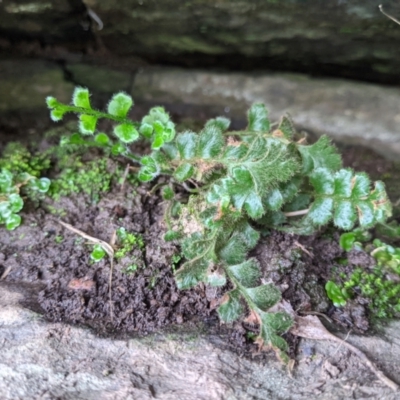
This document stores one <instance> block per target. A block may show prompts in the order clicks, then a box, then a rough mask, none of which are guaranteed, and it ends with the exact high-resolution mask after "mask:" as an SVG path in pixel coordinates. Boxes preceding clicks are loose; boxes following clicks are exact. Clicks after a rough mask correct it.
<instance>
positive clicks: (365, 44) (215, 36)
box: [0, 0, 400, 82]
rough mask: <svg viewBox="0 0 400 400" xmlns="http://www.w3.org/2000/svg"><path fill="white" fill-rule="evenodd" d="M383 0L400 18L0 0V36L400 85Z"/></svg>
mask: <svg viewBox="0 0 400 400" xmlns="http://www.w3.org/2000/svg"><path fill="white" fill-rule="evenodd" d="M380 3H382V4H383V6H384V9H385V10H386V11H387V12H388V13H390V14H391V15H393V16H394V17H397V18H399V15H400V6H399V4H398V2H397V1H395V0H386V1H383V0H382V1H377V0H351V1H350V0H329V1H324V0H318V1H316V0H286V1H280V0H250V1H248V0H228V1H227V0H216V1H213V2H210V1H209V0H196V1H194V0H186V1H178V2H177V1H176V0H157V1H154V0H121V1H114V0H84V1H79V0H69V1H67V0H57V1H42V2H39V1H32V0H19V1H13V2H7V1H3V2H1V3H0V31H1V35H0V38H2V39H3V40H8V39H9V38H12V43H15V42H18V41H20V40H25V41H27V42H34V41H39V42H40V43H42V44H46V45H56V46H63V47H64V48H67V49H69V50H70V51H72V52H76V50H77V49H78V50H80V51H82V50H83V49H88V48H93V47H96V46H93V44H94V43H97V48H98V49H102V50H106V51H107V52H109V54H110V55H119V56H121V57H126V56H139V57H142V58H145V59H147V60H148V61H150V62H168V63H171V62H172V63H175V64H177V63H178V64H180V65H183V64H185V65H190V66H193V65H200V64H201V65H203V66H205V65H208V66H217V65H219V66H228V67H233V68H238V67H240V68H251V67H252V66H257V67H258V68H264V69H275V70H282V69H284V70H292V71H301V72H314V73H320V74H321V73H324V74H331V75H332V74H333V75H336V76H347V77H352V78H356V79H368V80H373V81H380V82H391V81H396V82H399V76H398V65H399V61H400V55H399V53H398V52H396V51H395V50H396V48H397V47H398V43H399V39H400V27H399V26H398V25H396V23H395V22H393V21H391V20H390V19H389V18H387V17H386V16H384V15H383V14H382V13H381V12H380V11H379V8H378V5H379V4H380ZM89 16H91V17H89ZM100 28H101V30H100ZM90 29H91V30H90ZM93 37H94V38H95V39H96V41H94V40H93ZM60 58H61V59H62V58H63V56H62V55H60Z"/></svg>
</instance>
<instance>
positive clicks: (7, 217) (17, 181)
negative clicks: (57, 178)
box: [0, 169, 50, 231]
mask: <svg viewBox="0 0 400 400" xmlns="http://www.w3.org/2000/svg"><path fill="white" fill-rule="evenodd" d="M49 187H50V180H49V179H47V178H39V179H38V178H37V177H35V176H32V175H29V174H28V173H25V172H23V173H20V174H13V173H12V172H10V171H9V170H7V169H1V170H0V225H2V224H4V225H5V227H6V229H7V230H10V231H11V230H14V229H15V228H17V227H18V226H19V225H20V224H21V220H22V219H21V216H20V215H19V214H18V213H19V212H20V211H21V210H22V208H23V206H24V200H23V198H22V196H21V194H20V191H21V190H25V191H26V192H27V193H32V192H36V193H46V192H47V191H48V190H49Z"/></svg>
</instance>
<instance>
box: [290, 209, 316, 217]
mask: <svg viewBox="0 0 400 400" xmlns="http://www.w3.org/2000/svg"><path fill="white" fill-rule="evenodd" d="M309 211H310V209H309V208H306V209H304V210H298V211H290V212H285V213H284V214H285V216H286V217H297V216H299V215H304V214H307V213H308V212H309Z"/></svg>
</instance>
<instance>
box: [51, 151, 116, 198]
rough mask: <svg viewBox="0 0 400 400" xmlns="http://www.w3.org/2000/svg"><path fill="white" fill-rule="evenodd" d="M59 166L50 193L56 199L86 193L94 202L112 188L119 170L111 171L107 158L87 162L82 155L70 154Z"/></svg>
mask: <svg viewBox="0 0 400 400" xmlns="http://www.w3.org/2000/svg"><path fill="white" fill-rule="evenodd" d="M62 164H65V165H62ZM59 167H60V168H61V171H60V173H59V175H58V176H57V177H56V178H55V179H53V180H52V184H51V188H50V193H49V194H50V196H51V197H52V198H53V199H55V200H58V199H59V198H60V197H63V196H70V195H71V194H73V193H86V194H87V195H89V196H90V198H91V201H92V202H94V203H97V202H98V201H99V200H100V198H101V195H102V194H103V193H105V192H108V191H109V190H110V188H111V184H112V181H113V179H114V178H116V176H117V174H118V172H119V169H118V170H114V171H110V166H109V161H108V160H107V159H104V158H99V159H96V160H92V161H87V162H85V161H83V160H82V157H81V156H75V157H71V156H68V158H67V161H65V160H64V162H62V163H60V165H59Z"/></svg>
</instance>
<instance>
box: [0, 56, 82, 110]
mask: <svg viewBox="0 0 400 400" xmlns="http://www.w3.org/2000/svg"><path fill="white" fill-rule="evenodd" d="M73 88H74V85H73V84H71V83H69V82H66V81H65V79H64V73H63V71H62V69H61V68H60V67H59V66H57V65H56V64H54V63H51V62H46V61H39V60H12V59H8V60H1V61H0V112H8V111H20V112H24V111H32V110H37V109H39V110H45V109H46V103H45V98H46V97H47V96H50V95H51V96H54V97H56V98H58V99H59V100H60V101H63V102H67V103H68V102H69V101H70V98H71V95H72V91H73Z"/></svg>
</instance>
